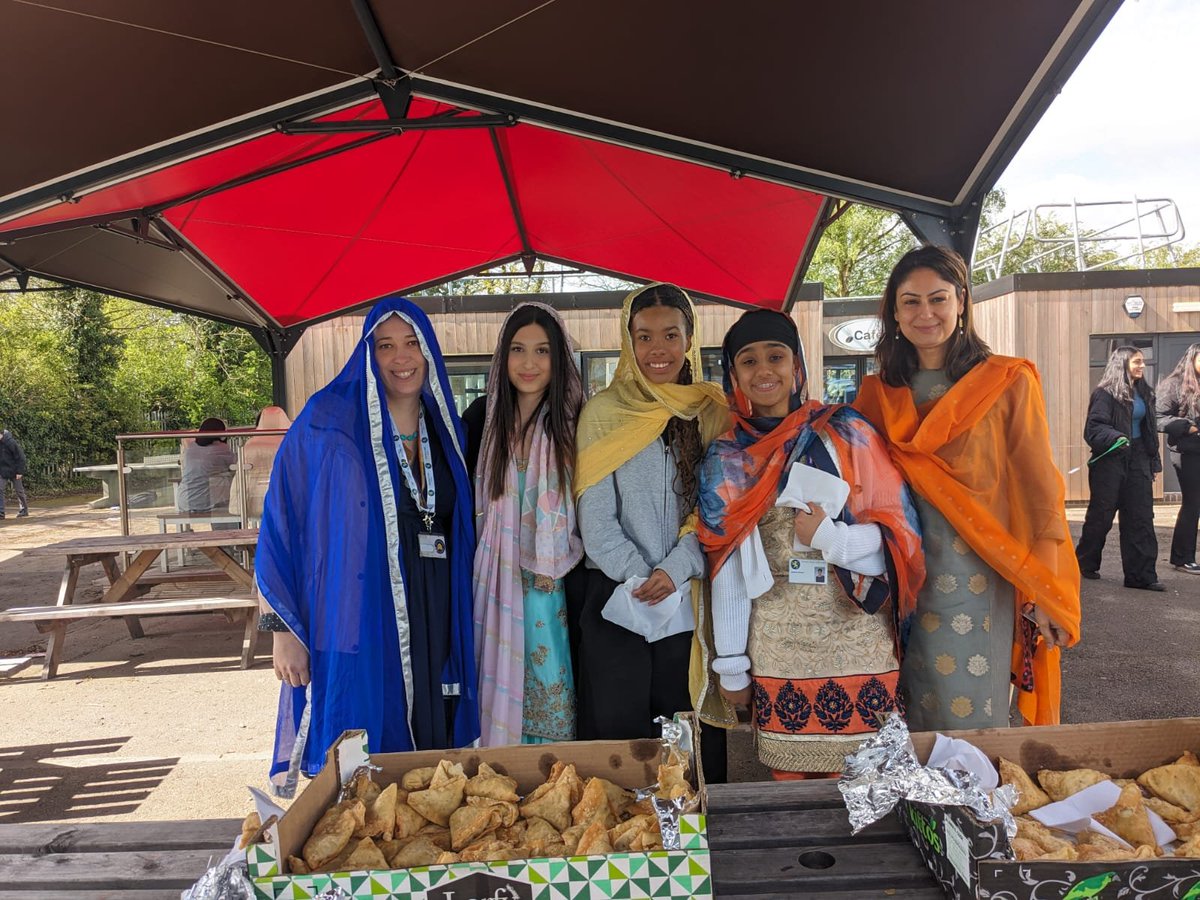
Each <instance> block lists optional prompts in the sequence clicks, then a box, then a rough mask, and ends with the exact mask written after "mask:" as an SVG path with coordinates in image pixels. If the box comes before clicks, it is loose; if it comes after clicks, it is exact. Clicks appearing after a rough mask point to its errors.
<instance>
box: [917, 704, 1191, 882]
mask: <svg viewBox="0 0 1200 900" xmlns="http://www.w3.org/2000/svg"><path fill="white" fill-rule="evenodd" d="M946 734H948V735H949V736H951V737H956V738H962V739H963V740H966V741H970V742H971V743H972V744H974V745H975V746H977V747H979V748H980V749H981V750H983V751H984V752H985V753H987V754H988V755H989V756H990V757H992V761H993V762H995V759H996V757H997V756H1003V757H1005V758H1006V759H1009V760H1012V761H1013V762H1015V763H1017V764H1018V765H1019V766H1021V767H1022V768H1023V769H1025V770H1026V771H1027V772H1029V773H1030V774H1031V775H1034V776H1036V774H1037V771H1038V770H1039V769H1077V768H1088V769H1097V770H1099V771H1101V772H1107V773H1108V774H1110V775H1112V776H1113V777H1115V778H1133V777H1135V776H1137V775H1140V774H1141V773H1142V772H1144V771H1146V770H1147V769H1152V768H1154V767H1155V766H1161V765H1165V764H1167V763H1170V762H1174V761H1175V759H1176V758H1178V757H1179V755H1180V754H1182V753H1183V752H1184V751H1185V750H1192V751H1193V752H1195V751H1197V750H1200V719H1164V720H1154V721H1145V722H1106V723H1096V724H1089V725H1055V726H1048V727H1041V728H988V729H980V730H978V731H949V732H946ZM912 740H913V745H914V747H915V748H916V751H917V758H918V759H919V760H921V762H924V761H925V760H927V759H928V758H929V753H930V751H931V750H932V749H933V742H934V735H933V734H914V735H913V736H912ZM897 813H898V814H899V816H900V822H901V824H902V825H903V827H904V829H905V830H906V831H907V832H908V835H909V837H910V838H911V839H912V842H913V843H914V844H915V845H916V847H917V849H918V850H919V851H920V852H921V856H922V857H923V858H924V860H925V863H926V864H927V865H928V866H929V869H930V871H932V872H933V874H934V876H935V877H936V878H937V879H938V881H939V882H940V883H941V885H942V889H943V890H944V891H945V892H946V895H947V896H948V897H953V898H955V900H983V898H1004V900H1068V898H1069V900H1083V898H1092V897H1095V898H1117V897H1120V898H1121V900H1139V898H1146V900H1160V898H1171V900H1179V898H1188V900H1195V898H1200V859H1174V858H1172V857H1163V858H1160V859H1156V860H1138V861H1131V862H1068V861H1048V862H1037V861H1034V862H1013V861H1008V860H1000V859H996V858H994V857H996V856H998V855H1010V847H1009V843H1008V836H1007V835H1006V834H1005V833H1004V829H1003V827H1002V826H999V825H995V824H986V825H983V824H980V823H979V822H978V821H977V820H976V819H975V818H974V816H972V815H971V813H970V812H969V811H968V810H966V809H963V808H961V807H937V806H930V805H927V804H923V803H910V802H908V801H901V802H900V804H899V805H898V807H897Z"/></svg>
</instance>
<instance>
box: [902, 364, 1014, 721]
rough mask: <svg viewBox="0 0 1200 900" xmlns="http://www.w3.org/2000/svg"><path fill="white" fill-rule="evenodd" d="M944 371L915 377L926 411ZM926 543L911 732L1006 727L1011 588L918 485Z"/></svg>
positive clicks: (906, 680)
mask: <svg viewBox="0 0 1200 900" xmlns="http://www.w3.org/2000/svg"><path fill="white" fill-rule="evenodd" d="M950 385H951V382H950V381H949V379H948V378H947V377H946V373H945V372H944V371H942V370H940V369H939V370H921V371H918V372H917V373H916V375H915V376H914V377H913V383H912V391H913V402H914V403H915V404H916V406H917V409H918V410H919V411H920V412H921V414H922V415H924V414H925V413H926V412H928V409H929V407H928V406H927V405H926V404H932V403H936V401H937V400H938V398H940V397H941V396H942V395H943V394H945V393H946V391H947V390H948V389H949V388H950ZM914 497H915V499H916V503H917V511H918V512H919V514H920V516H921V532H922V535H923V538H922V546H923V547H924V550H925V568H926V572H927V575H926V579H925V586H924V587H923V588H922V589H921V592H920V593H919V594H918V595H917V611H916V616H915V617H914V619H913V625H912V632H911V635H910V637H909V641H908V646H907V648H906V651H905V654H904V660H903V662H902V664H901V667H900V685H901V688H902V690H903V692H904V698H905V703H906V706H907V712H906V717H907V719H908V724H909V727H910V728H911V729H912V730H913V731H936V730H947V729H954V728H992V727H1001V728H1002V727H1007V726H1008V724H1009V712H1008V708H1009V700H1010V694H1011V690H1010V675H1009V668H1010V664H1011V654H1012V644H1013V627H1014V619H1015V613H1014V595H1013V587H1012V585H1011V584H1009V583H1008V582H1007V581H1005V580H1004V579H1002V578H1000V577H999V576H998V575H997V574H996V572H995V571H994V570H993V569H992V568H991V567H990V566H988V565H987V563H985V562H984V561H983V560H982V559H980V557H979V555H978V554H977V553H975V551H974V550H972V549H971V548H970V547H969V546H968V545H967V542H966V541H965V540H963V539H962V538H961V537H960V536H959V535H958V533H957V532H956V531H955V530H954V528H953V527H951V525H950V523H949V522H948V521H946V517H945V516H943V515H942V514H941V513H940V512H938V510H937V508H936V507H935V506H934V505H933V504H932V503H930V502H929V501H927V500H926V499H925V498H924V497H922V496H920V495H919V494H916V493H915V492H914Z"/></svg>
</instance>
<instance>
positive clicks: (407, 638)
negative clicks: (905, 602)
mask: <svg viewBox="0 0 1200 900" xmlns="http://www.w3.org/2000/svg"><path fill="white" fill-rule="evenodd" d="M391 315H394V316H398V315H400V314H399V313H396V312H393V313H392V314H391ZM388 318H389V316H384V317H383V318H381V319H380V320H379V322H376V323H375V326H374V327H373V328H372V329H371V330H370V331H369V332H367V333H366V334H365V335H363V338H362V339H363V340H364V341H366V343H367V353H366V363H367V416H368V418H369V419H370V423H371V454H372V455H373V456H374V458H375V472H376V474H377V476H378V480H379V499H380V500H381V501H382V504H383V529H384V534H385V535H386V537H387V550H388V553H387V558H388V577H389V579H390V580H391V587H392V607H393V609H394V611H395V614H396V637H397V639H398V640H399V644H400V669H401V671H403V672H404V700H405V703H406V704H407V705H406V708H405V712H406V713H407V721H408V739H409V742H410V743H411V744H412V746H413V748H414V749H415V748H416V746H417V737H416V735H415V734H414V733H413V727H412V708H413V669H412V633H411V630H410V629H409V625H408V595H407V592H406V591H405V589H404V574H403V573H402V572H401V571H400V524H399V516H398V515H397V513H396V491H395V488H394V487H393V485H392V473H391V470H390V469H389V468H388V461H387V448H385V447H384V446H383V410H382V407H381V406H380V403H379V388H378V383H377V382H376V380H375V370H374V368H373V367H372V366H371V360H372V359H373V358H374V348H373V346H372V344H371V335H372V334H373V333H374V332H375V329H376V328H378V327H379V325H380V323H382V322H386V321H387V320H388ZM400 318H402V319H404V320H405V321H406V322H408V319H407V318H405V317H404V316H400ZM408 324H409V325H411V326H412V330H413V332H414V333H415V334H416V335H417V338H418V340H420V335H421V330H420V329H419V328H417V327H416V326H415V325H413V323H412V322H408ZM421 350H422V355H423V356H425V357H426V361H425V364H426V366H428V365H429V359H428V353H427V352H426V351H425V342H424V341H423V340H421ZM426 377H428V373H427V374H426Z"/></svg>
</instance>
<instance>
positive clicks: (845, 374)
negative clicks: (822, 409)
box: [821, 356, 878, 403]
mask: <svg viewBox="0 0 1200 900" xmlns="http://www.w3.org/2000/svg"><path fill="white" fill-rule="evenodd" d="M876 371H878V368H877V366H876V365H875V357H874V356H827V357H825V363H824V366H823V367H822V373H821V374H822V380H821V390H822V394H821V399H822V400H823V401H824V402H825V403H853V402H854V401H855V399H856V398H857V397H858V389H859V387H860V386H861V385H862V380H863V378H865V377H866V376H867V375H874V374H875V373H876Z"/></svg>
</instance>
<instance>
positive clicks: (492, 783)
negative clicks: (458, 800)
mask: <svg viewBox="0 0 1200 900" xmlns="http://www.w3.org/2000/svg"><path fill="white" fill-rule="evenodd" d="M465 793H466V795H467V796H468V797H487V798H489V799H492V800H504V801H506V802H508V803H516V802H518V801H519V800H520V799H521V797H520V795H519V794H518V793H517V779H515V778H509V777H508V776H507V775H500V774H499V773H497V772H496V770H495V769H493V768H492V767H491V766H489V765H488V764H487V763H485V762H484V763H480V764H479V771H478V772H477V773H476V774H475V775H474V777H472V778H468V779H467V787H466V792H465Z"/></svg>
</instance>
